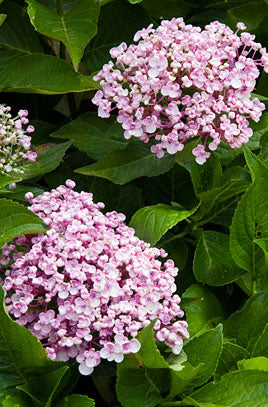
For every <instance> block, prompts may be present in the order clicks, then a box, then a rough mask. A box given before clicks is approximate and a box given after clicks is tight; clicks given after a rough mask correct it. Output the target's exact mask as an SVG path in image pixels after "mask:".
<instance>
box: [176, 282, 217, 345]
mask: <svg viewBox="0 0 268 407" xmlns="http://www.w3.org/2000/svg"><path fill="white" fill-rule="evenodd" d="M182 298H183V300H184V299H185V300H186V299H187V298H202V301H199V302H197V303H195V304H191V305H185V306H184V309H185V311H186V320H187V323H188V325H189V327H188V330H189V333H190V336H191V337H192V336H194V335H196V334H197V333H200V332H203V331H205V330H208V329H211V328H214V327H215V326H216V325H217V324H218V323H219V322H222V319H223V309H222V306H221V304H220V302H219V301H218V299H217V298H216V297H215V295H214V294H212V292H211V291H210V290H209V289H208V288H207V287H203V286H201V285H198V284H193V285H191V286H190V287H189V288H188V289H187V290H186V291H185V293H184V294H183V295H182Z"/></svg>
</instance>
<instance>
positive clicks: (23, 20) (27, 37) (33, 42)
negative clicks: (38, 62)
mask: <svg viewBox="0 0 268 407" xmlns="http://www.w3.org/2000/svg"><path fill="white" fill-rule="evenodd" d="M0 11H1V12H3V13H5V14H7V18H6V20H5V22H4V23H3V24H2V25H1V27H0V46H1V49H4V50H6V51H9V52H10V55H12V53H13V56H18V55H23V54H31V53H40V52H42V47H41V44H40V41H39V38H38V35H37V33H36V32H35V31H34V29H33V27H32V26H31V24H30V22H29V20H28V18H27V15H26V14H25V10H24V8H23V7H21V6H19V5H18V4H16V3H14V2H12V1H9V0H5V1H4V2H3V4H1V6H0ZM2 53H3V51H1V52H0V61H1V54H2ZM0 67H1V68H2V64H1V63H0Z"/></svg>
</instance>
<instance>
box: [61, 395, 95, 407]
mask: <svg viewBox="0 0 268 407" xmlns="http://www.w3.org/2000/svg"><path fill="white" fill-rule="evenodd" d="M94 406H95V403H94V400H92V399H90V398H88V397H87V396H83V395H81V394H71V395H70V396H67V397H65V398H64V399H63V400H61V402H60V403H58V404H57V405H56V406H55V407H94Z"/></svg>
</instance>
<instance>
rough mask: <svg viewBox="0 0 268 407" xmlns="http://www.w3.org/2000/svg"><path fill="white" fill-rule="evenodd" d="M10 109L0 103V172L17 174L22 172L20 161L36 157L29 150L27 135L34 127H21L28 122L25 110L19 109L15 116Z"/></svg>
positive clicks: (28, 137)
mask: <svg viewBox="0 0 268 407" xmlns="http://www.w3.org/2000/svg"><path fill="white" fill-rule="evenodd" d="M10 110H11V108H10V107H9V106H5V105H1V104H0V172H3V173H6V174H10V173H12V172H13V173H14V175H19V174H22V173H23V170H22V169H21V168H20V165H21V164H22V161H23V160H28V161H31V162H33V161H35V160H36V157H37V154H36V153H35V152H34V151H32V150H31V137H30V136H28V135H27V133H32V132H34V127H33V126H31V125H30V126H27V128H26V130H24V129H23V126H24V125H26V124H28V122H29V120H28V119H27V116H28V112H27V110H20V111H19V112H18V115H17V116H16V117H12V116H11V114H10ZM11 185H13V184H11Z"/></svg>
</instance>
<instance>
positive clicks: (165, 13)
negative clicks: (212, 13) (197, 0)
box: [142, 0, 195, 19]
mask: <svg viewBox="0 0 268 407" xmlns="http://www.w3.org/2000/svg"><path fill="white" fill-rule="evenodd" d="M189 3H190V2H187V1H184V0H166V1H165V2H163V1H155V0H144V1H143V3H142V6H143V7H144V8H145V10H146V11H147V12H148V14H149V15H151V16H153V17H155V18H157V19H158V18H161V19H163V18H164V19H171V18H173V17H186V15H187V14H188V13H189V11H190V10H191V9H192V8H194V6H195V4H194V3H192V4H189Z"/></svg>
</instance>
